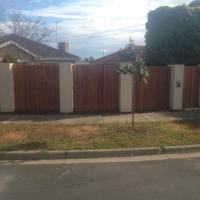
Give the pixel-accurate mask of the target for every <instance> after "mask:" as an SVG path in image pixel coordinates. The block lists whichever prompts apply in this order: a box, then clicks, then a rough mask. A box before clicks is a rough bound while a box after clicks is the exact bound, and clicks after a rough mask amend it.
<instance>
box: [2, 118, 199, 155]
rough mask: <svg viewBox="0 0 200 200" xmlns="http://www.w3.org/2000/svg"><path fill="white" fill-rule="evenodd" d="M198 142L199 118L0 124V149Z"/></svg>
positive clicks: (155, 145) (109, 146) (107, 146)
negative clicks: (115, 122) (85, 123)
mask: <svg viewBox="0 0 200 200" xmlns="http://www.w3.org/2000/svg"><path fill="white" fill-rule="evenodd" d="M190 144H200V121H199V120H188V121H176V122H149V123H136V129H135V131H133V130H132V129H131V124H109V125H76V126H72V125H71V126H69V125H50V124H49V125H47V124H0V150H1V151H13V150H72V149H110V148H134V147H157V146H165V145H171V146H173V145H190Z"/></svg>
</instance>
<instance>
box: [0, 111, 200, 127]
mask: <svg viewBox="0 0 200 200" xmlns="http://www.w3.org/2000/svg"><path fill="white" fill-rule="evenodd" d="M189 119H200V111H184V112H157V113H155V112H153V113H139V114H138V113H137V114H135V121H136V122H155V121H173V120H189ZM127 122H131V114H115V115H74V114H68V115H64V114H60V115H16V114H0V123H4V124H7V123H42V124H44V123H47V124H49V123H50V124H67V125H76V124H103V123H105V124H109V123H127Z"/></svg>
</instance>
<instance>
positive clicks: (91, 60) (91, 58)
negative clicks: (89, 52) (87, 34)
mask: <svg viewBox="0 0 200 200" xmlns="http://www.w3.org/2000/svg"><path fill="white" fill-rule="evenodd" d="M94 60H95V58H94V57H92V56H90V57H88V58H84V59H83V61H85V62H88V63H91V62H93V61H94Z"/></svg>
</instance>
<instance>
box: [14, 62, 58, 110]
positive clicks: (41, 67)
mask: <svg viewBox="0 0 200 200" xmlns="http://www.w3.org/2000/svg"><path fill="white" fill-rule="evenodd" d="M13 70H14V92H15V111H16V112H26V113H27V112H29V113H42V112H59V110H60V97H59V96H60V94H59V66H58V65H57V64H33V65H31V64H16V65H15V66H14V68H13Z"/></svg>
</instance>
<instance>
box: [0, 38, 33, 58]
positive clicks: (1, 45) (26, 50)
mask: <svg viewBox="0 0 200 200" xmlns="http://www.w3.org/2000/svg"><path fill="white" fill-rule="evenodd" d="M11 44H12V45H14V46H16V47H17V48H20V49H22V50H23V51H25V52H26V53H28V54H30V55H31V56H33V57H37V55H36V54H34V53H32V52H31V51H29V50H28V49H26V48H23V47H22V46H20V45H19V44H17V43H16V42H13V41H8V42H5V43H3V44H0V48H3V47H6V46H8V45H11Z"/></svg>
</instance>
